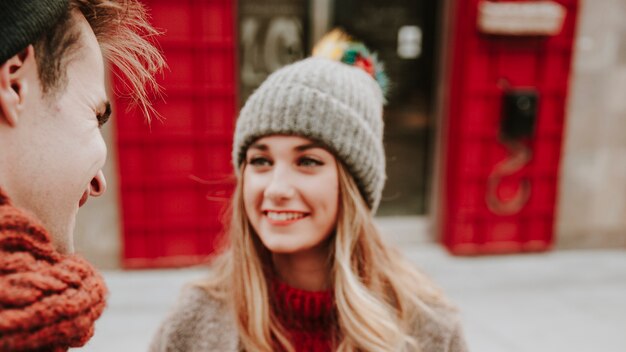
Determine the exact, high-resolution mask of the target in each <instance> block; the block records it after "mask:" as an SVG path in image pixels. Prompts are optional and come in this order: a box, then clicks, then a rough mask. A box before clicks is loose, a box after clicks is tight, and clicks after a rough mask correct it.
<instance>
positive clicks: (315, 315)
mask: <svg viewBox="0 0 626 352" xmlns="http://www.w3.org/2000/svg"><path fill="white" fill-rule="evenodd" d="M272 291H273V292H272V293H273V301H274V304H273V306H274V311H275V312H276V315H277V317H278V319H279V320H280V322H281V324H282V325H283V326H284V327H285V329H287V332H288V333H289V334H290V338H291V342H292V343H293V344H294V347H295V348H296V351H298V352H304V351H306V352H326V351H332V350H333V348H332V346H333V331H334V329H335V327H336V326H337V323H336V311H335V306H334V299H333V294H332V291H320V292H310V291H304V290H300V289H296V288H293V287H290V286H287V285H286V284H284V283H282V282H279V281H277V280H274V282H273V284H272Z"/></svg>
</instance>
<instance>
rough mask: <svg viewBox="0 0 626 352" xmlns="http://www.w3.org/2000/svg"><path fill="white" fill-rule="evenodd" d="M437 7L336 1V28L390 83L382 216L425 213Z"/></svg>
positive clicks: (417, 2) (397, 0) (409, 1)
mask: <svg viewBox="0 0 626 352" xmlns="http://www.w3.org/2000/svg"><path fill="white" fill-rule="evenodd" d="M437 3H439V2H438V1H429V0H359V1H356V0H335V1H334V6H333V7H334V9H333V10H334V11H333V16H332V19H333V21H332V24H333V26H335V27H341V28H343V29H345V30H346V31H347V32H348V33H350V34H351V35H353V36H354V37H355V38H356V39H359V40H361V41H363V42H364V43H365V44H366V45H367V46H368V47H369V48H371V49H372V50H373V51H375V52H377V53H378V56H379V57H380V59H381V60H382V61H383V62H384V64H385V70H386V72H387V74H388V76H389V79H390V81H391V89H390V92H389V96H388V104H387V106H386V107H385V117H384V118H385V149H386V156H387V176H388V179H387V184H386V187H385V190H384V192H383V200H382V202H381V206H380V209H379V211H378V214H379V215H415V214H424V213H425V212H426V210H427V209H426V204H427V203H428V202H427V199H426V195H427V184H428V182H427V181H428V179H427V176H428V175H429V174H430V172H429V171H430V170H429V168H430V155H431V148H430V144H431V143H430V138H431V136H432V135H433V133H432V132H433V131H432V126H433V108H434V87H435V79H436V78H437V77H436V75H435V72H436V65H435V62H434V59H435V36H436V28H437V21H438V19H439V18H440V16H439V13H440V12H439V11H440V10H439V6H438V4H437Z"/></svg>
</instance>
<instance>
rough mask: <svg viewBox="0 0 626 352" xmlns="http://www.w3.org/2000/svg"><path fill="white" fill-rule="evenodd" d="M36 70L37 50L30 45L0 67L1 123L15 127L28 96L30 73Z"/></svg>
mask: <svg viewBox="0 0 626 352" xmlns="http://www.w3.org/2000/svg"><path fill="white" fill-rule="evenodd" d="M32 70H35V74H37V72H36V71H37V64H36V62H35V49H34V48H33V46H32V45H29V46H28V47H27V48H26V49H24V50H22V51H20V52H19V53H17V54H15V55H13V56H12V57H11V58H9V59H8V60H7V61H5V62H4V63H3V64H2V65H0V123H2V122H3V121H4V122H6V123H7V124H8V125H9V126H15V125H16V124H17V122H18V119H19V115H20V112H21V111H22V109H23V106H24V100H25V99H24V98H25V97H26V96H27V94H28V88H29V84H28V83H29V82H28V77H32V75H29V73H31V72H32Z"/></svg>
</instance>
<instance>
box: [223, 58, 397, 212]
mask: <svg viewBox="0 0 626 352" xmlns="http://www.w3.org/2000/svg"><path fill="white" fill-rule="evenodd" d="M383 102H384V97H383V93H382V90H381V88H380V86H379V85H378V83H377V82H376V80H375V79H374V78H373V77H372V76H371V75H369V74H368V73H366V72H365V71H364V70H363V69H361V68H357V67H354V66H350V65H348V64H345V63H342V62H339V61H334V60H330V59H327V58H321V57H312V58H308V59H304V60H302V61H299V62H296V63H294V64H291V65H288V66H285V67H283V68H281V69H280V70H278V71H276V72H274V73H273V74H271V75H270V76H269V77H268V78H267V80H266V81H265V82H264V83H263V84H262V85H261V86H260V87H259V88H258V89H257V90H256V91H255V92H254V93H253V94H252V95H251V96H250V98H249V99H248V101H247V102H246V104H245V105H244V107H243V109H242V110H241V113H240V114H239V119H238V120H237V127H236V129H235V136H234V146H233V163H234V166H235V170H239V166H240V165H241V164H242V162H243V161H244V160H245V155H246V150H247V149H248V147H249V146H250V145H251V144H252V143H253V142H254V141H255V140H256V139H259V138H260V137H263V136H268V135H276V134H280V135H298V136H302V137H306V138H309V139H312V140H315V141H317V142H320V143H322V144H323V145H324V146H326V147H327V148H328V149H329V150H330V151H331V152H332V153H333V154H334V155H335V156H336V157H337V158H338V159H339V160H341V161H342V162H343V163H344V164H345V165H346V167H347V169H348V170H349V172H350V173H351V175H352V176H353V177H354V179H355V181H356V183H357V185H358V187H359V190H360V191H361V195H362V196H363V198H364V199H365V201H366V202H367V204H368V205H369V206H370V208H371V209H372V211H375V210H376V208H377V207H378V204H379V202H380V198H381V193H382V190H383V186H384V184H385V178H386V176H385V153H384V149H383V119H382V112H383Z"/></svg>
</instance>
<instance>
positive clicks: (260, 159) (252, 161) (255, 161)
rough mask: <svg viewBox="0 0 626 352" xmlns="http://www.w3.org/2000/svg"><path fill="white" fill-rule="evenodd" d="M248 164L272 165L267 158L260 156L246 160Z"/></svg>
mask: <svg viewBox="0 0 626 352" xmlns="http://www.w3.org/2000/svg"><path fill="white" fill-rule="evenodd" d="M248 164H250V165H253V166H271V165H272V163H271V162H270V160H269V159H268V158H265V157H260V156H257V157H252V158H250V160H249V161H248Z"/></svg>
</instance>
